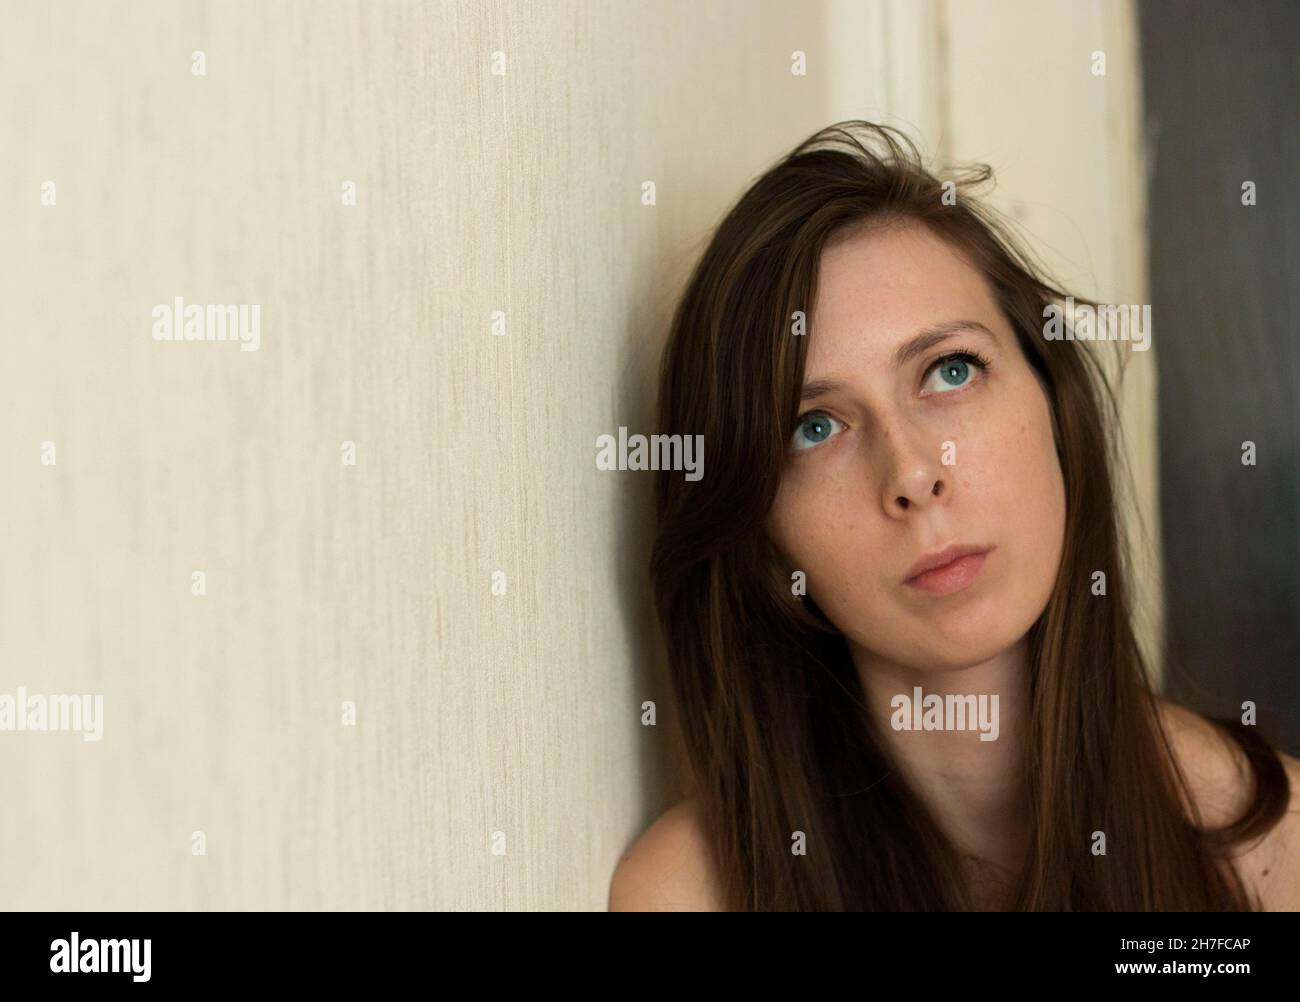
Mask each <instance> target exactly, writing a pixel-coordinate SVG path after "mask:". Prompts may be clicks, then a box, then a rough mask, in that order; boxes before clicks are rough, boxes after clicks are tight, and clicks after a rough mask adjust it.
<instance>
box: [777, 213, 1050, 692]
mask: <svg viewBox="0 0 1300 1002" xmlns="http://www.w3.org/2000/svg"><path fill="white" fill-rule="evenodd" d="M812 317H813V324H812V325H811V327H810V330H809V333H808V335H807V337H808V338H809V344H808V349H809V352H808V364H807V369H806V372H805V376H804V378H805V382H809V381H812V380H815V379H823V378H832V379H839V380H843V381H845V383H846V385H845V387H844V388H842V389H839V390H836V391H834V392H833V393H830V394H827V395H825V396H822V397H818V398H816V399H813V400H809V401H806V402H805V403H804V404H803V405H802V407H801V410H800V413H801V415H802V414H808V413H812V412H814V411H818V412H822V413H823V414H826V415H829V416H830V417H831V418H834V419H835V420H836V421H837V422H838V424H837V425H835V426H834V427H833V431H832V434H831V435H830V437H829V438H824V439H823V440H821V441H820V442H818V443H817V444H812V443H810V441H809V438H810V437H811V438H812V439H813V440H814V441H816V436H815V435H814V436H807V425H806V424H805V425H804V426H803V427H804V429H805V437H804V438H802V439H800V443H799V444H802V445H805V446H806V448H805V449H804V450H802V451H794V450H793V448H792V451H791V454H790V457H789V458H788V459H787V462H786V467H785V470H784V472H783V475H782V481H781V486H780V490H779V492H778V496H777V499H776V502H775V504H774V505H773V508H772V511H771V512H770V513H769V516H768V522H767V529H768V532H769V535H770V536H771V538H772V540H773V542H774V543H775V544H776V546H777V548H778V550H779V551H780V552H781V553H782V554H783V555H784V556H785V558H786V559H787V560H788V562H789V568H790V569H791V570H802V571H805V572H806V573H807V575H808V593H809V595H810V596H811V597H812V598H813V599H814V601H816V603H817V605H818V606H819V607H820V608H821V610H822V611H823V612H824V613H825V614H826V616H827V617H828V618H829V619H830V620H831V622H833V623H834V624H835V625H836V626H837V627H838V628H839V629H840V630H841V631H842V632H843V633H844V634H845V636H846V637H847V639H848V641H849V646H850V649H851V650H852V653H853V656H854V659H855V661H856V662H857V663H858V664H859V665H865V666H870V665H872V664H882V665H891V666H895V667H897V668H902V669H905V670H906V669H911V670H936V669H937V670H951V669H959V668H967V667H971V666H973V665H976V664H980V663H982V662H985V661H988V660H989V659H991V658H994V657H996V656H998V655H999V654H1002V653H1003V652H1005V651H1007V650H1008V648H1011V647H1012V646H1014V645H1016V644H1017V643H1019V642H1020V641H1021V640H1022V639H1023V637H1024V635H1025V633H1026V632H1027V631H1028V629H1029V628H1030V627H1031V626H1032V625H1033V623H1034V621H1035V620H1036V619H1037V618H1038V616H1039V615H1040V614H1041V613H1042V611H1043V609H1044V608H1045V606H1046V604H1047V600H1048V598H1049V596H1050V595H1051V591H1052V585H1053V583H1054V580H1055V576H1056V571H1057V568H1058V565H1059V562H1060V558H1061V550H1062V545H1063V535H1064V527H1065V488H1064V482H1063V479H1062V475H1061V468H1060V463H1059V461H1058V458H1057V455H1056V449H1055V446H1054V443H1053V438H1052V424H1051V414H1050V404H1049V401H1048V398H1047V396H1046V393H1045V392H1044V390H1043V387H1042V385H1041V383H1040V382H1039V380H1038V378H1037V376H1036V374H1035V373H1034V371H1033V369H1032V368H1031V367H1030V365H1029V363H1028V361H1027V360H1026V359H1025V358H1024V356H1023V354H1022V353H1021V351H1020V348H1019V346H1018V345H1017V343H1016V338H1015V334H1014V332H1013V330H1012V328H1011V325H1010V323H1009V322H1008V321H1007V320H1006V319H1005V318H1004V317H1003V316H1002V314H1001V312H1000V311H999V310H998V308H997V306H996V304H995V302H994V299H993V295H992V292H991V291H990V289H989V288H988V286H987V284H986V282H985V280H984V279H983V277H982V276H981V275H980V273H979V272H978V271H977V270H976V269H975V268H974V267H973V266H972V265H971V264H970V263H968V262H967V261H966V259H965V258H964V257H962V256H961V255H960V253H958V252H957V251H956V250H954V249H953V248H952V247H951V246H950V245H949V244H947V243H946V242H944V241H943V240H942V239H941V238H939V237H937V236H935V235H934V234H933V233H931V232H930V231H929V230H928V229H926V228H925V227H924V226H922V225H920V224H917V223H905V224H900V225H896V226H892V227H889V228H885V229H880V228H876V229H872V230H868V231H866V232H861V233H858V234H856V235H854V236H852V237H849V238H846V239H842V240H840V241H839V242H837V243H834V244H832V245H831V246H829V247H828V248H827V250H826V251H825V252H824V254H823V257H822V261H821V272H820V280H819V288H818V298H817V302H816V306H815V311H814V312H813V314H812ZM955 320H972V321H977V322H979V323H982V324H984V325H985V326H987V327H988V328H989V329H990V330H991V331H992V332H993V333H994V334H995V335H996V341H994V340H990V339H989V338H987V337H986V336H984V335H981V334H978V333H973V332H969V331H958V332H956V333H954V334H953V335H951V336H950V337H948V338H947V339H945V340H944V341H943V342H941V343H939V344H936V345H935V346H933V347H931V348H930V349H928V350H927V351H926V352H924V353H923V354H922V355H920V356H918V357H916V358H914V359H912V360H911V361H909V362H907V363H905V364H904V366H903V368H902V369H901V370H900V369H896V368H895V367H894V361H893V354H894V352H895V350H896V349H897V348H898V347H899V346H900V345H901V344H903V343H905V342H906V341H909V340H911V339H912V338H913V337H915V336H916V334H917V333H918V332H919V331H921V330H923V329H925V328H927V327H930V326H932V325H935V324H939V323H946V322H949V321H955ZM963 348H965V349H968V350H973V351H977V352H979V353H980V354H982V355H983V356H984V357H985V358H987V359H989V361H990V362H991V363H992V364H991V367H990V368H989V370H988V371H983V370H980V369H979V368H978V367H977V366H975V365H974V364H970V366H969V370H968V371H969V375H968V376H967V378H966V381H965V382H962V383H960V385H957V386H954V385H951V384H949V383H947V382H945V380H944V379H943V377H942V374H941V373H940V372H939V371H938V369H936V368H934V364H935V363H936V362H937V361H939V360H940V359H943V358H945V357H946V356H948V355H951V354H952V353H954V352H956V351H958V350H959V349H963ZM804 420H805V419H804V418H801V421H804ZM945 442H952V443H954V444H955V458H956V462H955V464H953V465H944V464H943V462H942V457H943V454H944V443H945ZM936 483H938V485H939V493H938V495H937V496H936V495H934V494H933V493H932V492H933V488H934V487H935V484H936ZM903 499H905V500H903ZM954 543H970V544H977V545H984V546H989V545H992V546H995V547H996V549H995V550H993V552H991V553H989V554H988V556H987V557H986V558H985V561H984V566H983V569H982V570H981V572H980V574H979V576H978V577H977V578H976V580H975V581H974V583H972V584H971V585H969V586H968V587H966V588H965V589H962V590H961V591H958V592H956V593H955V594H952V595H948V596H935V595H931V594H927V593H924V592H920V591H918V590H917V589H915V588H913V587H911V586H908V585H905V584H904V583H903V581H904V579H905V578H906V577H907V575H908V571H909V569H910V568H911V566H912V565H913V564H914V563H915V562H916V561H917V560H918V559H920V558H921V557H922V556H924V555H925V554H927V553H930V552H933V551H935V550H938V549H940V548H943V547H945V546H948V545H950V544H954Z"/></svg>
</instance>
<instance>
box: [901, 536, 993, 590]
mask: <svg viewBox="0 0 1300 1002" xmlns="http://www.w3.org/2000/svg"><path fill="white" fill-rule="evenodd" d="M990 549H991V547H988V546H968V545H964V544H955V545H953V546H945V547H944V548H943V549H942V550H939V551H938V552H936V553H931V554H929V555H927V556H924V557H922V558H921V559H920V560H918V561H917V562H916V563H914V564H913V565H912V569H911V570H910V571H908V572H907V577H906V578H904V579H903V580H904V581H911V580H912V579H913V578H915V577H917V576H919V575H921V574H924V573H925V572H926V571H932V570H934V569H935V568H936V567H943V566H944V565H945V564H950V563H952V562H953V561H954V560H958V559H960V558H961V557H968V556H970V555H971V554H972V553H987V552H988V551H989V550H990Z"/></svg>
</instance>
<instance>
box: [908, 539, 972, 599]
mask: <svg viewBox="0 0 1300 1002" xmlns="http://www.w3.org/2000/svg"><path fill="white" fill-rule="evenodd" d="M992 549H993V547H991V546H988V547H985V546H949V547H947V548H946V549H943V550H940V551H939V552H938V553H935V554H931V555H930V556H928V557H923V558H922V559H921V560H918V561H917V562H916V564H915V565H914V566H913V567H912V569H911V571H909V573H908V577H907V579H906V580H905V581H904V582H903V583H904V584H908V585H911V586H912V587H913V588H919V589H920V590H921V591H925V592H929V593H931V594H932V595H951V594H952V593H953V592H955V591H960V590H961V589H962V588H965V587H966V586H967V585H968V584H970V583H971V582H972V581H974V580H975V577H976V575H977V574H979V572H980V568H981V567H982V566H983V564H984V558H985V557H986V556H988V554H989V552H990V551H991V550H992Z"/></svg>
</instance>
